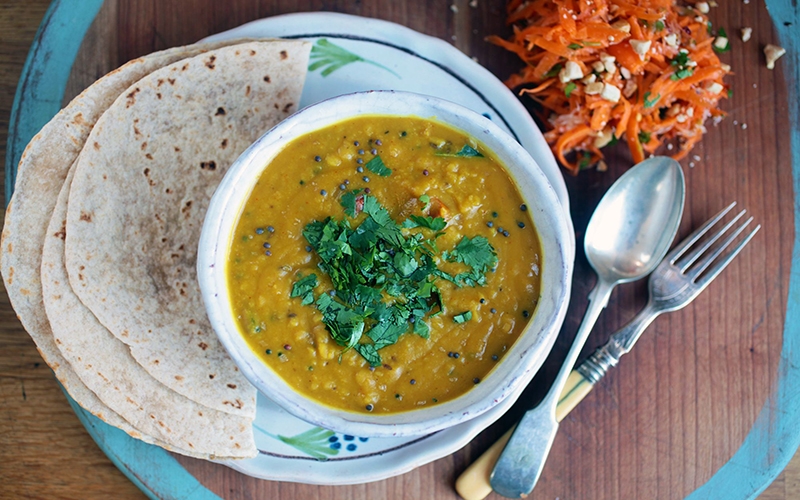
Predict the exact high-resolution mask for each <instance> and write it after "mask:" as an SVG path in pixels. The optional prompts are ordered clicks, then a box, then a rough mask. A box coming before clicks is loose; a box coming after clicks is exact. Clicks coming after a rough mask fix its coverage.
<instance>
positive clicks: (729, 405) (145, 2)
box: [0, 0, 800, 500]
mask: <svg viewBox="0 0 800 500" xmlns="http://www.w3.org/2000/svg"><path fill="white" fill-rule="evenodd" d="M719 3H720V6H719V7H717V8H714V9H712V12H711V18H712V20H713V22H714V24H715V26H724V27H726V28H727V29H728V33H730V34H731V35H732V36H731V45H732V49H733V50H732V51H731V52H729V53H728V54H725V55H723V56H722V58H723V60H724V61H725V62H728V63H729V64H731V66H733V70H734V72H735V74H734V75H733V76H732V77H731V78H730V80H729V81H730V83H731V84H732V87H733V89H734V94H733V96H732V98H731V99H730V100H728V101H727V102H725V104H724V108H725V110H726V111H727V112H728V113H729V117H728V119H726V120H725V121H723V122H722V123H721V124H719V125H718V126H711V125H710V124H709V132H708V134H707V137H706V138H705V139H704V140H703V142H702V143H701V144H700V145H699V146H698V147H697V148H696V149H695V151H694V152H693V153H692V157H691V158H689V159H687V160H686V161H684V162H683V164H684V167H685V169H684V171H685V173H686V180H687V188H688V192H687V202H686V210H685V213H684V219H683V223H682V225H681V231H680V235H681V236H684V235H686V234H687V233H688V232H689V231H690V230H691V229H692V228H694V227H696V226H697V225H699V224H700V223H701V222H702V221H704V220H705V219H707V218H708V217H709V216H710V215H712V214H713V213H715V212H717V211H718V210H719V209H720V208H722V207H723V206H725V205H727V204H728V203H729V202H730V201H733V200H737V201H739V202H740V203H741V204H742V205H743V206H744V207H746V208H748V210H749V211H751V212H752V214H753V215H754V216H755V218H756V220H757V221H758V222H759V223H761V224H762V225H763V229H762V231H761V232H760V233H759V235H758V236H757V237H756V238H755V239H754V240H753V242H751V244H750V245H749V246H748V248H747V249H746V250H745V251H744V252H743V254H742V255H741V256H740V257H738V258H737V259H736V261H735V262H734V263H733V264H732V265H731V266H730V267H729V268H728V269H727V270H726V271H725V272H724V273H723V274H722V275H721V276H720V278H718V280H717V281H716V282H715V283H713V284H712V285H711V286H710V287H709V289H708V290H707V291H706V292H704V293H703V294H702V295H701V296H700V297H699V298H698V299H697V300H696V301H695V302H694V303H693V304H692V305H690V306H689V307H687V308H686V309H684V310H682V311H679V312H676V313H672V314H669V315H666V316H662V317H661V318H659V319H658V320H656V322H655V323H654V324H653V325H652V326H651V327H650V328H649V329H648V331H647V332H646V333H645V334H644V335H643V337H642V339H641V340H640V341H639V344H638V346H637V347H636V349H634V350H633V351H632V353H631V354H630V355H629V356H627V357H625V358H624V359H623V360H622V362H621V363H620V366H619V367H618V368H616V369H614V370H613V371H612V372H611V373H610V374H609V375H608V376H607V377H606V378H605V379H603V380H602V381H601V383H600V384H599V386H598V387H597V388H596V389H595V391H594V392H593V393H592V394H590V395H589V396H588V397H587V399H586V400H584V402H583V403H582V404H581V405H579V406H578V408H576V409H575V410H574V411H573V412H572V413H571V414H570V415H569V416H568V417H567V418H566V419H565V421H564V422H563V423H562V425H561V432H560V433H559V435H558V437H557V438H556V441H555V444H554V446H553V451H552V453H551V456H550V459H549V460H548V462H547V466H546V468H545V471H544V474H543V477H542V480H541V482H540V483H539V485H538V486H537V489H536V491H535V493H534V495H533V497H534V498H547V499H552V498H571V499H586V498H592V499H618V498H622V499H636V498H680V497H684V496H686V495H687V494H688V493H691V492H692V491H694V490H695V489H696V488H697V487H699V486H701V485H702V484H703V483H704V482H705V481H707V480H708V479H709V478H710V477H711V476H712V475H713V474H714V473H715V472H716V471H717V470H718V469H719V467H721V466H722V465H723V464H725V463H726V462H727V461H728V460H729V459H730V457H731V456H732V455H733V453H735V452H736V450H737V449H738V448H739V446H740V445H741V443H742V440H743V439H744V437H745V435H746V434H747V433H748V431H749V430H750V428H751V427H752V425H753V422H754V421H755V418H756V416H757V415H758V413H759V411H760V410H761V408H762V406H763V405H764V402H765V400H766V397H767V394H768V393H769V392H770V391H771V390H772V389H773V388H774V384H775V381H776V376H777V373H776V370H777V366H778V360H779V356H780V352H781V345H782V335H783V329H784V324H783V322H784V317H785V311H786V301H787V291H788V282H789V281H788V280H789V269H790V264H791V256H792V243H793V238H794V234H793V223H794V193H793V191H792V171H791V163H790V151H789V148H790V142H789V133H788V131H789V126H790V125H789V120H788V113H787V84H786V82H785V80H784V76H783V72H782V69H781V68H782V66H781V63H780V62H779V63H778V68H777V69H776V70H775V71H769V70H767V69H766V68H765V65H764V60H763V54H762V52H761V48H762V47H763V45H764V44H766V43H770V42H772V43H775V42H776V39H775V34H774V31H773V29H772V25H771V21H770V18H769V15H768V13H767V12H766V10H765V8H764V4H763V3H762V2H759V1H753V2H750V3H749V4H744V3H742V2H741V1H738V0H736V1H731V2H722V1H720V2H719ZM452 5H455V7H456V8H455V9H453V8H451V6H452ZM47 6H48V1H46V0H3V1H2V3H0V148H2V154H3V155H5V144H6V137H7V133H8V119H9V115H10V109H11V105H12V102H13V97H14V90H15V87H16V84H17V79H18V78H19V75H20V72H21V70H22V65H23V63H24V60H25V57H26V55H27V52H28V48H29V47H30V44H31V42H32V40H33V37H34V35H35V32H36V28H37V26H38V25H39V23H40V21H41V19H42V16H43V15H44V12H45V10H46V8H47ZM319 10H326V11H334V12H346V13H350V14H356V15H362V16H367V17H376V18H381V19H386V20H389V21H393V22H397V23H400V24H403V25H405V26H408V27H410V28H412V29H415V30H417V31H420V32H422V33H426V34H429V35H433V36H436V37H439V38H442V39H445V40H447V41H450V42H452V43H453V44H454V45H455V46H456V47H458V48H459V49H461V50H462V51H463V52H465V53H466V54H468V55H469V56H474V57H476V58H477V59H478V61H479V62H480V63H481V64H483V65H484V66H486V67H487V68H488V69H489V70H490V71H492V72H493V73H494V74H495V75H497V76H498V77H500V78H501V79H502V78H505V77H507V76H508V75H509V74H510V73H511V72H513V71H514V70H515V69H516V68H518V67H519V64H518V62H517V61H516V60H515V58H514V56H512V55H510V54H508V53H506V52H504V51H503V50H501V49H499V48H497V47H494V46H491V45H489V44H487V43H486V42H484V37H485V36H486V35H488V34H492V33H500V34H507V33H508V32H509V29H508V28H507V27H506V26H505V23H504V2H503V1H501V0H491V1H490V0H478V1H477V7H471V6H470V2H469V1H468V0H455V1H452V0H447V1H445V0H434V1H427V0H408V1H405V2H397V1H391V0H361V1H355V2H352V1H343V0H342V1H334V0H323V1H311V0H297V1H294V0H274V1H268V0H262V1H248V0H230V1H226V2H215V1H212V0H187V1H180V2H178V1H173V2H158V1H152V0H107V2H106V3H105V4H104V6H103V8H102V9H101V11H100V14H99V15H98V17H97V19H96V21H95V23H94V24H93V26H92V28H91V29H90V30H89V33H87V35H86V37H85V39H84V42H83V46H82V48H81V51H80V53H79V54H78V57H77V59H76V62H75V64H74V67H73V71H72V75H71V77H70V81H69V84H68V87H67V90H66V95H65V100H68V99H69V98H71V97H72V96H74V95H76V94H77V93H79V92H80V91H81V90H82V89H83V88H85V87H86V86H87V85H89V84H90V83H92V82H93V81H94V80H95V79H97V78H98V77H100V76H101V75H103V74H104V73H106V72H108V71H110V70H111V69H113V68H115V67H117V66H119V65H120V64H121V63H123V62H125V61H127V60H129V59H131V58H134V57H136V56H139V55H142V54H146V53H149V52H152V51H155V50H159V49H163V48H167V47H170V46H175V45H181V44H186V43H192V42H194V41H196V40H198V39H200V38H203V37H205V36H207V35H210V34H213V33H217V32H220V31H223V30H226V29H230V28H233V27H236V26H238V25H240V24H242V23H244V22H247V21H251V20H254V19H259V18H262V17H268V16H273V15H277V14H283V13H288V12H297V11H319ZM746 25H747V26H751V27H753V29H754V33H753V38H752V40H751V41H750V42H748V43H747V44H744V43H742V42H741V40H740V39H738V37H736V36H734V35H733V34H734V33H737V31H738V28H740V27H742V26H746ZM745 124H746V126H745ZM695 155H696V156H695ZM629 163H630V158H629V156H627V154H626V153H625V152H624V151H623V150H621V149H620V150H617V151H616V152H615V154H614V155H613V157H612V158H611V159H610V161H609V165H610V167H611V168H610V169H609V171H607V172H597V171H595V170H590V171H585V172H583V173H581V174H580V175H579V176H578V177H567V179H566V181H567V187H568V189H569V193H570V197H571V202H572V217H573V220H574V222H575V228H576V234H577V239H578V244H579V248H581V244H582V237H583V231H584V229H585V227H586V223H587V221H588V218H589V216H590V215H591V212H592V210H593V209H594V207H595V206H596V204H597V202H598V201H599V199H600V197H601V196H602V194H603V193H604V192H605V189H606V188H607V187H608V186H609V185H610V184H611V183H612V182H613V180H614V179H615V178H616V177H618V176H619V174H620V173H621V172H622V171H623V169H624V168H625V166H626V165H629ZM573 285H574V286H573V299H572V301H571V305H570V309H569V312H568V317H567V320H566V322H565V325H564V328H563V330H562V335H561V337H560V338H559V340H558V342H557V345H556V348H555V349H554V351H553V353H552V355H551V356H550V358H549V359H548V361H547V363H546V365H545V368H544V369H543V371H542V372H541V373H540V374H539V375H537V377H536V378H535V379H534V382H533V384H532V385H531V387H529V389H528V390H527V391H526V392H525V394H524V395H523V397H522V398H521V400H520V402H518V403H517V405H516V406H515V407H514V409H513V410H512V411H511V412H510V413H509V414H508V415H506V416H505V417H503V418H501V419H500V421H498V422H497V423H496V424H494V425H493V426H491V427H490V428H488V429H487V430H486V431H484V432H483V433H482V434H480V435H479V436H478V437H477V438H476V439H475V440H474V441H473V442H472V443H471V444H469V445H468V446H466V447H465V448H464V449H462V450H460V451H458V452H456V453H454V454H453V455H451V456H448V457H445V458H442V459H440V460H438V461H436V462H433V463H431V464H428V465H425V466H422V467H420V468H418V469H416V470H414V471H412V472H409V473H407V474H404V475H402V476H399V477H396V478H392V479H388V480H385V481H381V482H377V483H370V484H366V485H357V486H345V487H325V486H309V485H302V484H293V483H281V482H269V481H259V480H255V479H252V478H250V477H247V476H244V475H242V474H239V473H236V472H234V471H232V470H230V469H227V468H225V467H222V466H219V465H215V464H211V463H209V462H204V461H199V460H193V459H187V458H184V457H179V458H178V460H179V461H180V462H181V463H182V464H183V465H184V466H185V467H186V468H187V470H189V471H190V472H191V473H192V474H194V475H195V477H197V478H198V479H199V480H200V481H201V482H202V483H203V484H204V485H206V486H207V487H208V488H209V489H210V490H212V491H213V492H215V493H216V494H218V495H219V496H221V497H223V498H229V499H239V498H292V499H294V498H322V499H338V498H341V499H367V498H371V499H372V498H400V499H416V498H456V494H455V491H454V490H453V483H454V480H455V478H456V477H457V475H458V474H460V473H461V471H463V470H464V468H466V466H467V465H468V464H469V463H470V462H471V460H473V459H474V458H476V457H477V456H479V455H480V454H481V453H482V452H483V450H485V449H486V448H487V447H488V446H489V445H490V444H491V443H492V442H493V441H494V439H496V438H497V437H499V436H500V435H501V434H502V433H503V432H504V431H505V430H506V429H507V428H508V427H509V426H510V425H511V424H512V423H513V422H514V421H515V420H516V419H517V418H518V417H519V415H520V414H521V413H522V412H523V411H524V410H525V409H526V408H527V407H529V406H530V405H531V404H532V403H534V402H535V401H536V400H537V399H538V398H540V397H541V396H542V395H543V394H544V392H545V390H546V388H547V384H549V382H550V381H551V380H552V379H553V377H554V376H555V373H556V371H557V370H558V367H559V364H560V360H561V359H563V357H564V355H565V354H566V350H567V349H568V346H569V343H570V341H571V337H573V336H574V333H575V331H576V330H577V327H578V324H579V323H580V320H581V317H582V314H583V311H584V309H585V307H586V296H587V294H588V292H589V290H590V289H591V288H592V286H593V285H594V276H593V274H592V273H591V270H590V268H589V266H588V264H587V262H586V260H585V257H583V255H582V251H579V252H578V257H577V263H576V271H575V279H574V283H573ZM645 298H646V284H645V283H635V284H629V285H625V286H622V287H619V288H618V289H617V290H616V291H615V292H614V294H613V295H612V297H611V301H610V303H609V306H608V308H607V310H606V312H605V313H604V314H603V315H602V316H601V317H600V320H599V322H598V324H597V326H596V328H595V330H594V332H593V333H592V336H591V338H590V340H589V343H588V345H587V347H586V350H585V352H588V351H589V350H591V349H594V348H595V347H597V346H598V345H599V344H601V343H603V342H605V340H606V339H607V338H608V336H609V335H610V334H611V333H612V332H613V331H615V330H616V329H617V328H618V327H620V326H622V325H623V324H624V323H625V322H626V321H627V320H629V319H630V318H631V317H633V315H634V314H635V313H636V312H637V311H638V310H639V309H640V308H641V307H642V306H643V305H644V302H645ZM798 432H800V430H799V431H798ZM141 497H142V493H141V492H139V491H138V490H137V489H136V487H135V486H134V485H133V484H132V483H130V482H129V481H128V480H127V479H126V478H125V477H124V476H123V475H122V474H121V473H120V472H119V471H117V470H116V468H115V467H114V466H113V465H112V463H111V462H110V461H109V460H108V459H107V458H106V457H105V456H104V455H103V453H102V452H101V451H100V450H99V449H98V448H97V446H96V445H95V444H94V443H93V441H92V440H91V438H90V437H89V435H88V434H87V433H86V432H85V430H84V429H83V427H82V426H81V424H80V422H79V421H78V419H77V417H76V416H75V415H74V414H73V413H72V411H71V409H70V407H69V405H68V403H67V401H66V399H65V397H64V395H63V394H62V393H61V390H60V388H59V386H58V384H57V383H56V381H55V378H54V377H53V374H52V372H51V371H50V370H49V368H48V367H47V366H46V365H45V364H44V363H43V362H42V360H41V358H40V357H39V355H38V353H37V352H36V349H35V346H34V345H33V342H32V341H31V340H30V338H29V337H28V336H27V334H26V333H25V332H24V330H23V329H22V327H21V325H20V324H19V322H18V321H17V320H16V318H15V316H14V313H13V311H12V309H11V307H10V305H9V302H8V298H7V296H6V294H5V291H4V290H3V291H2V292H0V498H141ZM496 497H497V498H500V497H499V496H496ZM762 498H767V499H775V500H777V499H782V500H783V499H792V498H800V456H799V457H796V458H795V459H794V460H793V461H792V462H791V463H790V464H789V466H788V467H787V469H786V470H785V472H784V473H783V474H781V475H780V476H779V477H778V479H777V480H776V481H775V482H774V483H773V485H772V486H771V487H770V488H768V489H767V490H766V491H765V492H764V493H763V494H762Z"/></svg>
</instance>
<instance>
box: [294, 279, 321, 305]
mask: <svg viewBox="0 0 800 500" xmlns="http://www.w3.org/2000/svg"><path fill="white" fill-rule="evenodd" d="M316 286H317V275H316V274H313V273H312V274H309V275H308V276H306V277H305V278H301V279H299V280H297V281H296V282H295V283H294V286H292V292H291V293H290V294H289V297H292V298H294V297H302V298H303V301H302V304H303V305H304V306H307V305H308V304H313V303H314V288H316Z"/></svg>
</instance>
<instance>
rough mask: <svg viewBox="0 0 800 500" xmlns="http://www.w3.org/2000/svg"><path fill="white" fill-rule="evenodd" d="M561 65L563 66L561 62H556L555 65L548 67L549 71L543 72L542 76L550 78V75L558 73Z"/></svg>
mask: <svg viewBox="0 0 800 500" xmlns="http://www.w3.org/2000/svg"><path fill="white" fill-rule="evenodd" d="M563 67H564V65H563V64H561V63H558V64H556V65H555V66H553V67H552V68H550V71H548V72H547V73H545V74H544V76H543V78H552V77H554V76H556V75H558V72H559V71H561V68H563Z"/></svg>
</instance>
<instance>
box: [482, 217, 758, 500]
mask: <svg viewBox="0 0 800 500" xmlns="http://www.w3.org/2000/svg"><path fill="white" fill-rule="evenodd" d="M734 206H736V202H733V203H731V204H730V205H728V206H727V207H726V208H725V209H724V210H722V211H721V212H720V213H718V214H717V215H715V216H714V217H712V218H711V219H710V220H709V221H707V222H706V223H705V224H703V225H702V226H701V227H700V228H698V229H697V230H696V231H694V232H693V233H692V234H690V235H689V236H688V237H687V238H686V239H685V240H683V241H682V242H680V243H679V244H678V245H677V246H676V247H675V248H674V249H673V250H672V251H671V252H670V253H669V254H667V256H666V257H664V260H663V261H662V262H661V263H660V264H659V265H658V267H656V269H655V271H653V273H652V274H651V275H650V280H649V282H648V287H649V290H650V298H649V299H648V302H647V305H646V306H645V307H644V309H642V311H641V312H639V314H638V315H636V317H635V318H634V319H633V320H632V321H631V322H630V323H628V324H627V325H625V326H624V327H623V328H622V329H621V330H619V331H618V332H616V333H615V334H614V335H612V336H611V339H610V340H609V341H608V342H607V343H606V344H605V345H603V346H602V347H600V348H599V349H597V350H596V351H595V352H594V354H592V355H591V356H590V357H589V359H587V360H586V361H584V362H583V363H582V364H581V365H580V366H579V367H578V368H576V369H575V370H573V371H572V373H570V376H569V378H568V379H567V383H566V385H565V386H564V389H563V391H562V392H561V395H560V396H559V401H558V406H557V407H556V420H557V421H559V422H560V421H561V420H562V419H563V418H564V417H565V416H566V415H567V414H568V413H569V412H570V411H571V410H572V409H573V408H574V407H575V406H576V405H577V404H578V403H579V402H580V401H581V400H582V399H583V398H584V397H585V396H586V395H587V394H588V393H589V392H590V391H591V390H592V388H593V386H594V384H595V383H597V381H599V380H600V379H601V378H602V377H603V376H604V375H605V374H606V373H607V372H608V370H609V368H611V367H612V366H616V364H617V363H618V362H619V359H620V357H622V355H623V354H626V353H627V352H629V351H630V350H631V348H632V347H633V345H634V344H635V343H636V341H637V340H639V337H640V336H641V334H642V332H644V330H645V329H646V328H647V327H648V326H649V325H650V323H652V322H653V320H654V319H655V318H656V317H657V316H659V315H660V314H662V313H665V312H670V311H676V310H678V309H681V308H682V307H684V306H686V305H687V304H688V303H689V302H691V301H692V300H694V298H695V297H697V296H698V295H700V292H702V291H703V290H705V288H706V287H707V286H708V285H709V284H710V283H711V282H712V281H713V280H714V278H716V277H717V276H718V275H719V273H721V272H722V270H723V269H725V268H726V267H727V266H728V264H730V263H731V261H732V260H733V259H734V258H735V257H736V256H737V255H738V254H739V252H741V251H742V249H743V248H744V247H745V245H747V243H748V242H749V241H750V240H751V239H752V238H753V236H755V234H756V232H758V230H759V229H761V225H760V224H759V225H757V226H756V227H755V228H753V229H752V230H751V231H750V232H749V233H748V234H746V235H744V236H743V237H742V238H741V239H740V240H739V242H738V243H736V244H735V245H734V242H735V241H736V240H737V238H739V237H740V236H741V235H742V233H743V232H744V231H745V229H747V227H748V226H749V225H750V223H751V222H752V221H753V217H750V218H748V219H747V220H745V221H744V222H740V221H741V220H742V218H743V217H744V215H745V213H746V210H742V211H741V212H739V213H738V214H737V215H736V216H734V217H733V218H732V219H731V220H730V221H729V222H727V223H724V224H723V225H722V228H721V229H719V230H718V231H717V232H716V233H714V234H709V232H710V231H711V230H712V229H716V228H717V227H718V224H719V223H720V221H722V219H723V218H725V216H726V215H727V214H728V213H729V212H730V211H731V210H732V209H733V207H734ZM706 235H708V237H707V238H705V239H704V238H703V237H704V236H706ZM718 242H719V243H718ZM726 252H727V253H726ZM524 424H525V418H524V417H523V421H522V422H520V425H519V426H518V429H519V428H527V429H529V431H528V432H530V433H536V426H535V425H533V426H531V425H524ZM511 432H512V431H509V432H507V433H506V435H504V436H503V437H502V438H501V439H500V440H499V441H498V442H497V443H495V445H494V446H492V448H495V447H497V448H498V449H497V450H495V452H493V453H494V454H493V455H492V456H493V457H497V455H498V454H499V455H500V457H499V460H498V461H497V464H496V465H495V466H494V470H493V471H492V474H491V486H492V488H493V489H494V490H495V491H496V492H497V493H500V494H501V495H503V496H506V497H509V498H520V497H525V496H527V495H528V494H529V493H530V492H531V490H532V489H533V487H534V485H535V483H536V480H537V479H538V475H537V471H541V469H542V465H543V461H544V460H546V458H547V450H528V452H527V453H525V454H524V455H525V460H522V461H517V460H515V459H514V458H511V457H512V456H517V454H515V453H502V454H500V450H501V449H502V447H503V446H504V445H505V444H506V442H507V441H508V439H509V437H510V436H511ZM515 437H516V436H515ZM526 438H531V439H533V436H532V435H531V436H523V437H522V438H521V439H522V441H519V442H518V446H525V444H524V443H526V442H527V439H526ZM506 451H507V450H506ZM487 455H489V453H488V452H487V453H485V454H484V455H483V456H481V458H479V459H478V461H476V462H475V464H473V465H472V466H471V467H470V468H471V469H472V468H473V467H475V466H476V464H478V462H479V461H481V460H483V458H484V456H487ZM487 460H492V458H487ZM487 465H488V466H489V467H491V465H489V464H487ZM481 467H485V465H481ZM476 470H477V469H476ZM486 493H488V492H486ZM484 496H485V495H484ZM471 497H472V496H471ZM474 498H478V495H475V496H474ZM481 498H482V497H481Z"/></svg>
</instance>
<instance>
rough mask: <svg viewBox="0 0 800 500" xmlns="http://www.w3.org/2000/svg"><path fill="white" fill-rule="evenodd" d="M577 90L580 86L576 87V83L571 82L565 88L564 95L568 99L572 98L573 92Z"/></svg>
mask: <svg viewBox="0 0 800 500" xmlns="http://www.w3.org/2000/svg"><path fill="white" fill-rule="evenodd" d="M576 88H578V86H577V85H575V82H569V83H568V84H567V85H566V86H565V87H564V95H565V96H567V97H569V96H571V95H572V91H573V90H575V89H576Z"/></svg>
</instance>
